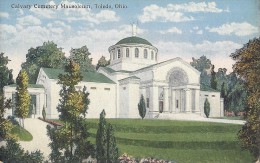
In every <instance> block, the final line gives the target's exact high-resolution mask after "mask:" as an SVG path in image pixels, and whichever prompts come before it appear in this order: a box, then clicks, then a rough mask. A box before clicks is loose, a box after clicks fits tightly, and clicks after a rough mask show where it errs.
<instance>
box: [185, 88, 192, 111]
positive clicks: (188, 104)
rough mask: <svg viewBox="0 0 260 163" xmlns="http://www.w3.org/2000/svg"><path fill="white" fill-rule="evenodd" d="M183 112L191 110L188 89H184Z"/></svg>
mask: <svg viewBox="0 0 260 163" xmlns="http://www.w3.org/2000/svg"><path fill="white" fill-rule="evenodd" d="M184 91H185V112H191V104H190V102H191V99H190V96H191V95H190V89H188V88H187V89H185V90H184Z"/></svg>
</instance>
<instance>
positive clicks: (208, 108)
mask: <svg viewBox="0 0 260 163" xmlns="http://www.w3.org/2000/svg"><path fill="white" fill-rule="evenodd" d="M209 113H210V103H209V101H208V98H206V100H205V102H204V114H205V115H206V117H207V118H208V117H209Z"/></svg>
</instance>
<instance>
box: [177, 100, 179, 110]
mask: <svg viewBox="0 0 260 163" xmlns="http://www.w3.org/2000/svg"><path fill="white" fill-rule="evenodd" d="M176 108H179V100H176Z"/></svg>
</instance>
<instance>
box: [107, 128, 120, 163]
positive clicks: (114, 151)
mask: <svg viewBox="0 0 260 163" xmlns="http://www.w3.org/2000/svg"><path fill="white" fill-rule="evenodd" d="M118 155H119V154H118V147H117V145H116V138H115V136H114V129H113V126H112V125H111V124H110V123H108V126H107V160H108V161H107V162H108V163H115V162H117V159H118Z"/></svg>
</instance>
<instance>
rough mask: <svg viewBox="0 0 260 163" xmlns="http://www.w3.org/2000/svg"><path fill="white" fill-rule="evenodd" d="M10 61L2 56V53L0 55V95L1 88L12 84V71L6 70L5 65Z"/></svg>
mask: <svg viewBox="0 0 260 163" xmlns="http://www.w3.org/2000/svg"><path fill="white" fill-rule="evenodd" d="M9 61H10V60H9V59H8V57H5V56H4V53H2V52H1V53H0V93H2V92H3V88H4V86H6V85H9V84H13V83H14V80H13V74H12V71H13V70H12V69H11V70H10V69H8V67H7V64H8V62H9Z"/></svg>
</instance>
